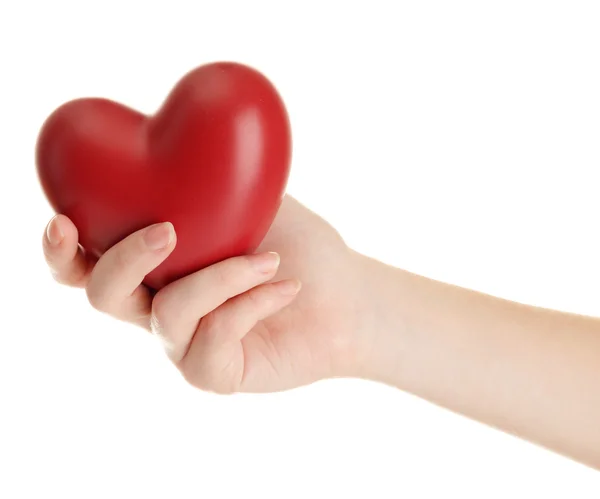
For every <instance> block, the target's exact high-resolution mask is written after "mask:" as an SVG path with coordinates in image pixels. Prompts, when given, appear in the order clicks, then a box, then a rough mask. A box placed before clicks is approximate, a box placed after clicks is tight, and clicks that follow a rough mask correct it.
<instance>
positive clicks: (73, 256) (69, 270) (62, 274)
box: [42, 215, 93, 288]
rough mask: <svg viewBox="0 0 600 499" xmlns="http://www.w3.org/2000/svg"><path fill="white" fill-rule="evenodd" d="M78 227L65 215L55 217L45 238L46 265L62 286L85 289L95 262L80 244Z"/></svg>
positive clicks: (47, 229)
mask: <svg viewBox="0 0 600 499" xmlns="http://www.w3.org/2000/svg"><path fill="white" fill-rule="evenodd" d="M78 239H79V234H78V232H77V227H75V225H74V224H73V222H71V220H70V219H69V218H68V217H66V216H65V215H56V216H54V217H53V218H52V219H51V220H50V222H49V223H48V226H47V227H46V230H45V232H44V237H43V242H42V245H43V249H44V257H45V259H46V263H47V264H48V267H49V268H50V271H51V272H52V276H53V277H54V279H55V280H56V281H57V282H59V283H60V284H65V285H67V286H74V287H78V288H83V287H85V285H86V284H87V281H88V279H89V277H90V274H91V269H92V267H93V261H92V260H91V259H90V258H88V257H86V255H85V254H84V252H83V250H82V249H81V247H80V246H79V244H78Z"/></svg>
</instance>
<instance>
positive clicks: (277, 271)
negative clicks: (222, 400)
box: [43, 196, 363, 393]
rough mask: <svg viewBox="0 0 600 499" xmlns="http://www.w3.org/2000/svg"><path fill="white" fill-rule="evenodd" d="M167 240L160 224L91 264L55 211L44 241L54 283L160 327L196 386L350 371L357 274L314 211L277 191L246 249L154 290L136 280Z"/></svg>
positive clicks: (274, 383)
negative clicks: (267, 224)
mask: <svg viewBox="0 0 600 499" xmlns="http://www.w3.org/2000/svg"><path fill="white" fill-rule="evenodd" d="M175 245H176V234H175V233H174V230H173V227H172V225H171V224H169V223H165V224H159V225H155V226H151V227H149V228H146V229H142V230H141V231H138V232H136V233H134V234H132V235H130V236H129V237H127V238H126V239H124V240H123V241H121V242H120V243H118V244H117V245H115V246H114V247H112V248H111V249H110V250H109V251H107V252H106V253H105V254H104V255H103V256H102V257H101V258H100V259H99V260H98V261H92V260H90V259H89V258H88V257H86V255H85V254H84V252H83V251H82V250H81V248H80V247H79V245H78V236H77V229H76V227H75V226H74V225H73V223H72V222H71V221H70V220H69V219H68V218H67V217H65V216H62V215H59V216H57V217H55V218H54V219H53V220H52V221H51V222H50V224H49V225H48V228H47V230H46V233H45V235H44V244H43V246H44V253H45V255H46V260H47V262H48V265H49V266H50V268H51V270H52V272H53V274H54V276H55V278H56V280H57V281H59V282H60V283H63V284H67V285H71V286H78V287H83V288H85V290H86V292H87V296H88V299H89V301H90V303H91V305H92V306H93V307H94V308H96V309H97V310H99V311H101V312H104V313H107V314H109V315H111V316H113V317H115V318H117V319H120V320H123V321H127V322H130V323H133V324H137V325H140V326H142V327H144V328H146V329H148V330H151V331H153V332H154V333H155V334H157V335H158V336H159V337H160V338H161V339H162V340H163V341H164V344H165V347H166V350H167V353H168V355H169V357H170V358H171V360H172V361H173V362H174V363H175V365H176V366H177V367H178V368H179V370H180V371H181V373H182V374H183V376H184V377H185V379H187V380H188V381H189V382H190V383H191V384H192V385H194V386H196V387H198V388H201V389H204V390H209V391H214V392H218V393H232V392H237V391H244V392H271V391H278V390H284V389H289V388H293V387H296V386H300V385H305V384H309V383H312V382H314V381H317V380H319V379H323V378H328V377H336V376H350V375H353V374H355V372H356V370H357V369H358V366H359V365H360V363H361V359H360V357H361V355H360V352H361V350H362V349H361V347H360V345H361V343H363V342H362V341H361V338H360V336H361V334H359V329H360V328H358V327H357V325H358V324H359V323H360V321H359V317H358V315H357V314H358V308H359V307H358V305H359V303H360V301H361V298H360V296H359V294H358V293H357V289H358V287H359V286H358V280H359V278H358V272H354V263H355V261H354V256H353V253H352V252H351V251H350V250H349V249H348V248H347V247H346V245H345V244H344V242H343V241H342V239H341V238H340V237H339V235H338V234H337V233H336V231H335V230H334V229H333V228H332V227H331V226H330V225H328V224H327V223H326V222H325V221H324V220H323V219H321V218H320V217H318V216H317V215H315V214H314V213H312V212H311V211H309V210H308V209H307V208H305V207H304V206H302V205H301V204H300V203H298V202H297V201H296V200H294V199H292V198H291V197H289V196H286V198H285V199H284V201H283V203H282V206H281V208H280V210H279V213H278V215H277V217H276V219H275V221H274V223H273V225H272V227H271V230H270V231H269V233H268V235H267V236H266V238H265V240H264V241H263V243H262V245H261V247H260V248H259V250H258V252H257V253H256V254H255V255H250V256H242V257H236V258H231V259H228V260H225V261H223V262H220V263H217V264H215V265H213V266H211V267H208V268H205V269H203V270H201V271H199V272H196V273H194V274H192V275H189V276H186V277H184V278H182V279H180V280H178V281H175V282H173V283H171V284H169V285H168V286H166V287H165V288H163V289H161V290H160V291H159V292H158V293H157V294H156V295H155V296H154V297H153V296H152V295H151V293H150V291H149V290H148V289H147V288H146V287H145V286H143V285H142V284H141V282H142V280H143V279H144V277H145V275H146V274H148V273H149V272H150V271H151V270H153V269H154V268H155V267H157V266H158V265H159V264H160V263H161V262H162V261H164V260H165V258H167V257H168V255H169V254H170V253H171V251H172V250H173V249H174V247H175ZM301 288H302V289H301Z"/></svg>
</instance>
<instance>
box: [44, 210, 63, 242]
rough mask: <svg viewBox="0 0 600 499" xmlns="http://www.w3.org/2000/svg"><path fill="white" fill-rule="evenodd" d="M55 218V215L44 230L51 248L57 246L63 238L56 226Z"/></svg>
mask: <svg viewBox="0 0 600 499" xmlns="http://www.w3.org/2000/svg"><path fill="white" fill-rule="evenodd" d="M57 217H58V215H55V216H54V217H53V218H52V220H50V223H49V224H48V227H47V228H46V237H47V238H48V242H49V243H50V244H51V245H52V246H58V245H59V244H60V243H61V242H62V240H63V239H64V238H65V235H64V234H63V231H62V230H61V229H60V226H59V224H58V221H57Z"/></svg>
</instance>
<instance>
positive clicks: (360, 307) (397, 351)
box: [351, 252, 418, 387]
mask: <svg viewBox="0 0 600 499" xmlns="http://www.w3.org/2000/svg"><path fill="white" fill-rule="evenodd" d="M352 258H353V260H354V265H353V268H354V269H356V277H357V286H356V288H357V289H356V291H357V297H356V300H355V304H356V305H355V306H356V313H355V325H356V334H355V355H354V360H355V362H354V366H353V369H352V373H351V375H352V376H354V377H358V378H363V379H368V380H372V381H379V382H383V383H386V384H391V385H394V386H398V387H401V386H400V385H402V377H403V375H402V368H403V366H405V365H407V362H406V360H405V357H406V355H407V354H408V353H407V352H408V351H409V338H410V336H411V334H412V332H411V331H414V327H413V326H414V320H413V319H411V313H412V312H411V311H410V310H408V307H407V306H406V305H407V304H408V303H409V302H410V300H409V299H408V297H409V293H410V288H411V281H412V280H413V279H415V278H417V277H418V276H414V275H412V274H410V273H409V272H406V271H404V270H401V269H398V268H395V267H392V266H390V265H386V264H384V263H382V262H379V261H377V260H374V259H372V258H369V257H367V256H365V255H362V254H359V253H355V252H354V253H353V255H352ZM413 312H414V311H413Z"/></svg>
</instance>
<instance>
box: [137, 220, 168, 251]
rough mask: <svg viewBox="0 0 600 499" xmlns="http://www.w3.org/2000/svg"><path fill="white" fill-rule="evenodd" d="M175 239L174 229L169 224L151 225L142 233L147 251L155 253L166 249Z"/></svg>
mask: <svg viewBox="0 0 600 499" xmlns="http://www.w3.org/2000/svg"><path fill="white" fill-rule="evenodd" d="M174 237H175V229H174V228H173V224H172V223H171V222H164V223H161V224H156V225H152V226H151V227H148V228H147V229H146V232H145V233H144V242H145V243H146V246H148V249H150V250H152V251H157V250H161V249H164V248H166V247H167V246H169V244H171V242H172V241H173V238H174Z"/></svg>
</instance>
